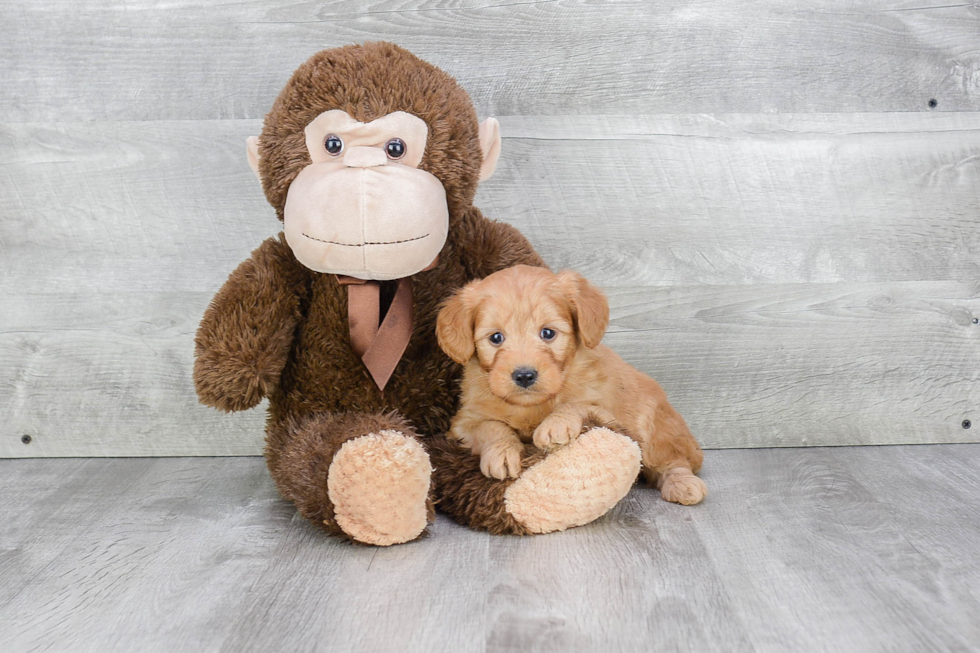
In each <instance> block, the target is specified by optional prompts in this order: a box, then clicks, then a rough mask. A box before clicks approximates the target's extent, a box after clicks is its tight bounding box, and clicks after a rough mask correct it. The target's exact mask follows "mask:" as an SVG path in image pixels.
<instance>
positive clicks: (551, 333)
mask: <svg viewBox="0 0 980 653" xmlns="http://www.w3.org/2000/svg"><path fill="white" fill-rule="evenodd" d="M557 335H558V332H557V331H555V330H554V329H549V328H548V327H545V328H543V329H541V339H542V340H554V339H555V336H557Z"/></svg>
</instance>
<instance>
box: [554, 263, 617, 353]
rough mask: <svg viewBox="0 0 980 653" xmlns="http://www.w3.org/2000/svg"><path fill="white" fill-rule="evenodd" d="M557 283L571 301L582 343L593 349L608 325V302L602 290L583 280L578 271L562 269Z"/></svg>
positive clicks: (597, 344)
mask: <svg viewBox="0 0 980 653" xmlns="http://www.w3.org/2000/svg"><path fill="white" fill-rule="evenodd" d="M558 283H559V284H561V286H562V289H563V290H564V292H565V293H566V294H567V296H568V298H569V300H570V301H571V303H572V313H573V314H574V318H575V326H576V329H577V330H578V334H579V337H580V338H581V339H582V344H583V345H585V346H586V347H588V348H589V349H594V348H595V347H598V346H599V343H600V342H602V336H604V335H605V334H606V327H608V326H609V302H608V301H607V300H606V296H605V295H603V294H602V291H601V290H599V289H598V288H596V287H595V286H593V285H592V284H591V283H589V282H588V281H586V280H585V278H584V277H583V276H582V275H580V274H579V273H578V272H572V271H571V270H563V271H562V272H560V273H559V274H558Z"/></svg>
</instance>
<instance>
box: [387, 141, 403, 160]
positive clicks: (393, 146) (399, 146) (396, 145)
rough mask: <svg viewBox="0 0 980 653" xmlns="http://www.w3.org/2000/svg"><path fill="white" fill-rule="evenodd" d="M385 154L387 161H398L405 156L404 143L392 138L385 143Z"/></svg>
mask: <svg viewBox="0 0 980 653" xmlns="http://www.w3.org/2000/svg"><path fill="white" fill-rule="evenodd" d="M385 154H387V155H388V158H389V159H400V158H402V157H403V156H405V141H403V140H402V139H400V138H393V139H391V140H390V141H388V142H387V143H385Z"/></svg>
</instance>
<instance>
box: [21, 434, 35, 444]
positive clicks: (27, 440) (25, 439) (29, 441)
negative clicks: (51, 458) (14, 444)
mask: <svg viewBox="0 0 980 653" xmlns="http://www.w3.org/2000/svg"><path fill="white" fill-rule="evenodd" d="M32 439H33V438H31V436H29V435H25V436H24V437H22V438H21V439H20V441H21V442H23V443H24V444H30V443H31V440H32Z"/></svg>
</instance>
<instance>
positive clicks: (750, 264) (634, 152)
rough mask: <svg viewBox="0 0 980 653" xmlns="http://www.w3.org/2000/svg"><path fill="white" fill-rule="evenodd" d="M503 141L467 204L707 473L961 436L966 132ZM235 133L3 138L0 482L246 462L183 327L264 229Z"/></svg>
mask: <svg viewBox="0 0 980 653" xmlns="http://www.w3.org/2000/svg"><path fill="white" fill-rule="evenodd" d="M502 124H503V130H504V135H505V147H504V154H503V161H502V163H501V165H500V167H499V168H498V174H497V175H496V176H495V177H494V178H493V179H491V180H490V181H489V182H487V183H486V184H485V185H484V186H483V187H482V188H481V190H480V193H479V197H478V204H479V205H480V206H482V207H483V208H484V210H485V211H486V213H487V214H488V215H490V216H492V217H496V218H499V219H503V220H505V221H508V222H511V223H513V224H515V225H516V226H518V227H519V228H520V229H521V230H522V231H524V233H526V234H527V235H528V236H529V237H530V239H531V241H532V242H533V243H534V244H535V246H536V247H538V248H539V250H540V251H541V252H542V253H543V255H544V256H545V258H546V259H547V260H548V261H549V263H551V264H552V265H554V266H555V267H573V268H576V269H579V270H581V271H582V272H584V273H585V274H586V275H587V276H589V277H590V278H591V279H592V280H593V281H595V282H596V283H598V284H600V285H602V286H604V287H605V289H606V290H607V292H608V293H609V294H610V296H611V301H612V305H613V324H612V329H611V330H612V333H610V335H609V336H608V338H607V342H608V343H609V344H610V345H612V346H613V347H615V348H616V349H617V350H618V351H620V352H621V353H622V354H623V355H624V356H625V357H626V358H627V360H629V361H630V362H632V363H634V364H635V365H636V366H637V367H639V368H640V369H641V370H643V371H645V372H647V373H649V374H652V375H653V376H655V377H656V378H658V379H659V380H660V381H661V382H662V383H663V385H664V386H665V387H666V388H667V390H668V392H669V393H670V396H671V399H672V401H673V402H675V403H676V404H677V406H678V407H679V408H680V409H681V411H682V412H683V413H684V414H685V415H686V416H687V418H688V419H689V421H690V422H691V425H692V427H693V428H694V430H695V432H696V433H697V435H698V436H699V438H700V439H701V440H702V442H703V443H704V444H705V445H706V446H708V447H740V446H750V447H755V446H784V445H820V444H859V443H864V444H872V443H875V444H882V443H898V442H962V441H972V440H975V439H976V434H977V433H980V431H978V430H971V431H966V430H964V429H962V428H961V426H960V423H961V422H962V420H963V419H965V418H971V417H972V419H974V420H977V412H978V410H980V406H977V399H976V397H978V396H980V378H978V369H980V327H977V326H976V325H974V324H973V323H972V319H973V318H974V317H977V316H980V305H978V297H980V282H978V279H980V259H978V257H977V255H976V252H977V251H980V229H977V219H978V218H977V216H978V198H980V159H978V157H977V156H976V151H980V114H977V113H964V114H955V115H949V114H948V115H921V114H913V115H905V114H887V115H886V114H878V115H874V114H861V115H849V116H847V115H811V116H761V115H757V116H738V115H736V116H657V117H646V116H639V117H637V116H634V117H628V116H625V117H603V116H593V117H552V118H540V117H539V118H523V117H510V118H504V119H503V120H502ZM258 127H259V123H258V122H257V121H188V122H163V121H158V122H133V123H71V124H57V125H37V124H6V125H3V126H2V127H0V165H2V169H3V170H4V174H3V175H0V216H2V220H0V296H2V297H3V300H2V301H3V308H4V310H3V311H0V360H2V361H3V363H4V364H3V365H2V366H0V418H2V422H0V456H56V455H69V456H86V455H89V456H91V455H126V456H130V455H242V454H245V455H248V454H256V453H259V451H260V450H261V442H262V415H261V412H260V411H251V412H249V413H246V414H242V415H236V416H225V415H220V414H218V413H216V412H214V411H211V410H208V409H205V408H202V407H200V406H198V405H197V403H196V399H195V397H194V395H193V389H192V385H191V381H190V370H191V367H192V360H191V355H192V338H193V333H194V330H195V329H196V326H197V322H198V321H199V319H200V316H201V314H202V313H203V310H204V307H205V306H206V305H207V301H208V300H209V298H210V297H211V296H212V295H213V293H214V292H215V291H216V290H217V288H218V287H220V285H221V283H223V281H224V279H225V277H226V276H227V274H228V273H229V272H230V271H231V270H232V269H234V268H235V266H237V264H238V263H239V262H240V261H241V260H243V259H244V258H245V257H247V256H248V254H249V252H250V251H251V250H252V249H253V248H254V247H256V246H257V245H258V243H260V242H261V241H262V239H264V238H265V237H267V236H269V235H272V234H273V233H275V232H276V230H277V229H278V227H279V223H278V222H277V221H276V220H275V218H274V216H273V215H272V211H271V209H270V208H269V207H268V206H267V205H266V204H265V202H264V199H263V197H262V195H261V192H260V190H259V188H258V185H257V183H256V182H255V180H254V177H252V175H251V173H250V171H249V170H248V169H247V166H246V165H245V163H244V157H243V153H244V152H243V150H244V148H243V147H241V143H242V142H243V140H244V137H245V136H246V135H247V134H249V133H254V132H255V131H256V130H257V129H258ZM23 435H31V436H32V438H33V441H32V443H31V445H30V446H25V445H23V444H22V443H21V437H22V436H23Z"/></svg>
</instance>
